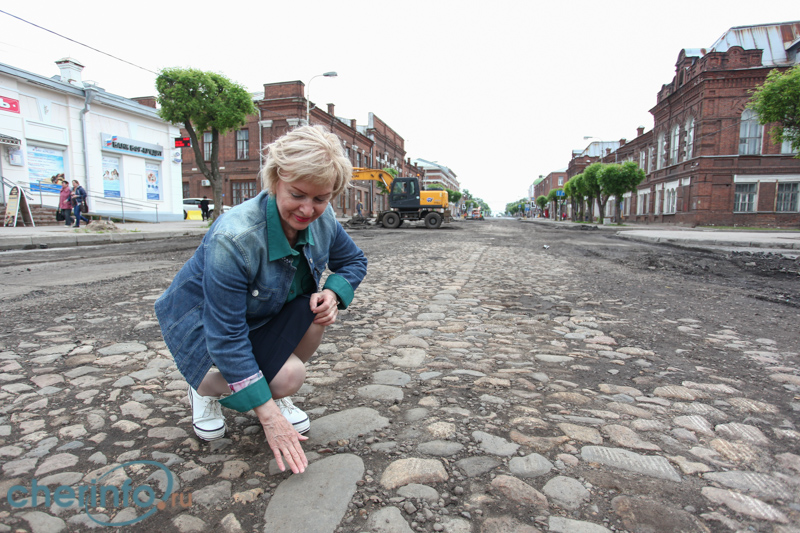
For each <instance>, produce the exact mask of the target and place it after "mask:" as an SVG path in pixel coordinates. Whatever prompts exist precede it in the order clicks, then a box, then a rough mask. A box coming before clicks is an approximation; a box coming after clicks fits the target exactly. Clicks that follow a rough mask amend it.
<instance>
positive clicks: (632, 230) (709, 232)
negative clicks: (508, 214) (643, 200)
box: [522, 218, 800, 253]
mask: <svg viewBox="0 0 800 533" xmlns="http://www.w3.org/2000/svg"><path fill="white" fill-rule="evenodd" d="M522 221H523V222H527V223H532V224H540V225H545V226H549V227H552V228H560V229H568V230H581V229H582V226H588V227H591V228H592V231H594V230H595V229H596V230H598V231H603V232H608V233H609V234H614V235H617V236H618V237H620V238H622V239H628V240H634V241H642V242H651V243H662V244H677V245H683V246H691V247H697V248H713V249H720V250H727V251H733V250H738V251H746V250H747V249H752V248H756V249H758V250H757V251H762V252H767V251H770V252H776V253H785V252H787V251H788V250H798V251H799V252H800V231H792V230H759V231H753V230H734V229H713V228H682V227H677V226H668V225H658V224H649V225H646V226H645V225H626V226H617V225H611V224H609V225H603V224H575V223H573V222H570V221H564V222H559V221H555V220H547V219H541V218H532V219H522Z"/></svg>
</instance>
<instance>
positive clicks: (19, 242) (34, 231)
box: [0, 217, 349, 252]
mask: <svg viewBox="0 0 800 533" xmlns="http://www.w3.org/2000/svg"><path fill="white" fill-rule="evenodd" d="M347 220H349V217H348V218H339V221H340V222H342V223H344V222H345V221H347ZM115 226H116V227H117V230H119V231H116V232H111V231H96V230H93V229H92V228H93V226H92V224H89V225H88V226H81V227H80V228H79V229H76V228H70V227H67V226H64V225H63V224H59V225H57V226H36V227H27V226H25V227H23V226H17V227H15V228H6V227H0V252H3V251H7V250H26V249H27V250H30V249H36V248H65V247H69V246H96V245H99V244H119V243H124V242H134V241H154V240H158V239H169V238H172V237H183V236H187V235H197V236H200V237H201V236H203V235H205V233H206V231H208V223H207V222H203V221H201V220H181V221H178V222H157V223H148V222H129V223H125V224H123V223H115ZM94 227H95V228H96V227H98V226H94Z"/></svg>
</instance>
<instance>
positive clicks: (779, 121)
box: [748, 65, 800, 158]
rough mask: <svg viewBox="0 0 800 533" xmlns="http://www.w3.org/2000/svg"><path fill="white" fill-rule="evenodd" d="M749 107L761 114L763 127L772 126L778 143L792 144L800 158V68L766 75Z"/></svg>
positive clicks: (772, 131)
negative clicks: (764, 125) (787, 142)
mask: <svg viewBox="0 0 800 533" xmlns="http://www.w3.org/2000/svg"><path fill="white" fill-rule="evenodd" d="M748 107H749V108H750V109H752V110H753V111H755V112H756V113H758V120H759V122H760V123H761V124H773V127H772V129H771V130H770V131H771V134H772V138H773V139H774V141H775V142H776V143H777V144H781V143H783V142H784V141H789V143H790V144H791V145H792V150H793V151H794V152H797V155H796V156H795V157H797V158H800V65H796V66H794V67H792V68H791V69H789V70H787V71H785V72H781V71H779V70H778V69H775V70H772V71H771V72H770V73H769V74H767V79H766V81H765V82H764V84H763V85H761V86H760V87H758V88H757V89H756V90H755V92H754V93H753V99H752V101H751V102H750V103H749V104H748Z"/></svg>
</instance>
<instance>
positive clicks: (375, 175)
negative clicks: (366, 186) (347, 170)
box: [353, 167, 394, 191]
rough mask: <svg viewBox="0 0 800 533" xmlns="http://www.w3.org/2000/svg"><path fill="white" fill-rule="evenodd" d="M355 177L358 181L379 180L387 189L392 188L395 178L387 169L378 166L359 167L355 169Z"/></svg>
mask: <svg viewBox="0 0 800 533" xmlns="http://www.w3.org/2000/svg"><path fill="white" fill-rule="evenodd" d="M353 179H354V180H357V181H377V182H380V183H383V184H384V186H385V187H386V190H387V191H391V190H392V182H394V178H392V175H391V174H389V173H388V172H386V171H385V170H380V169H377V168H359V167H356V168H354V169H353Z"/></svg>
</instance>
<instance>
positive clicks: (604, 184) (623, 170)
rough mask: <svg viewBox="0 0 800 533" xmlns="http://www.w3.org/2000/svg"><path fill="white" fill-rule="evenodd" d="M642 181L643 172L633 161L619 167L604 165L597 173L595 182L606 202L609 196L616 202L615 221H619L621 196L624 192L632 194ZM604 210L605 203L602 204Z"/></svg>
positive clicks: (614, 164) (616, 165)
mask: <svg viewBox="0 0 800 533" xmlns="http://www.w3.org/2000/svg"><path fill="white" fill-rule="evenodd" d="M643 180H644V170H642V169H640V168H639V165H637V164H636V163H635V162H633V161H626V162H624V163H623V164H621V165H618V164H616V163H613V164H610V165H604V166H603V168H601V169H600V171H599V172H598V173H597V182H598V183H599V184H600V187H601V188H602V190H603V195H605V197H606V202H607V201H608V198H609V197H610V196H614V197H615V198H616V199H617V201H616V206H615V218H614V219H615V220H616V221H617V222H618V223H619V221H620V205H621V204H622V196H623V195H624V194H625V193H626V192H633V191H635V190H636V186H637V185H639V184H640V183H641V182H642V181H643ZM603 208H605V202H604V203H603Z"/></svg>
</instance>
